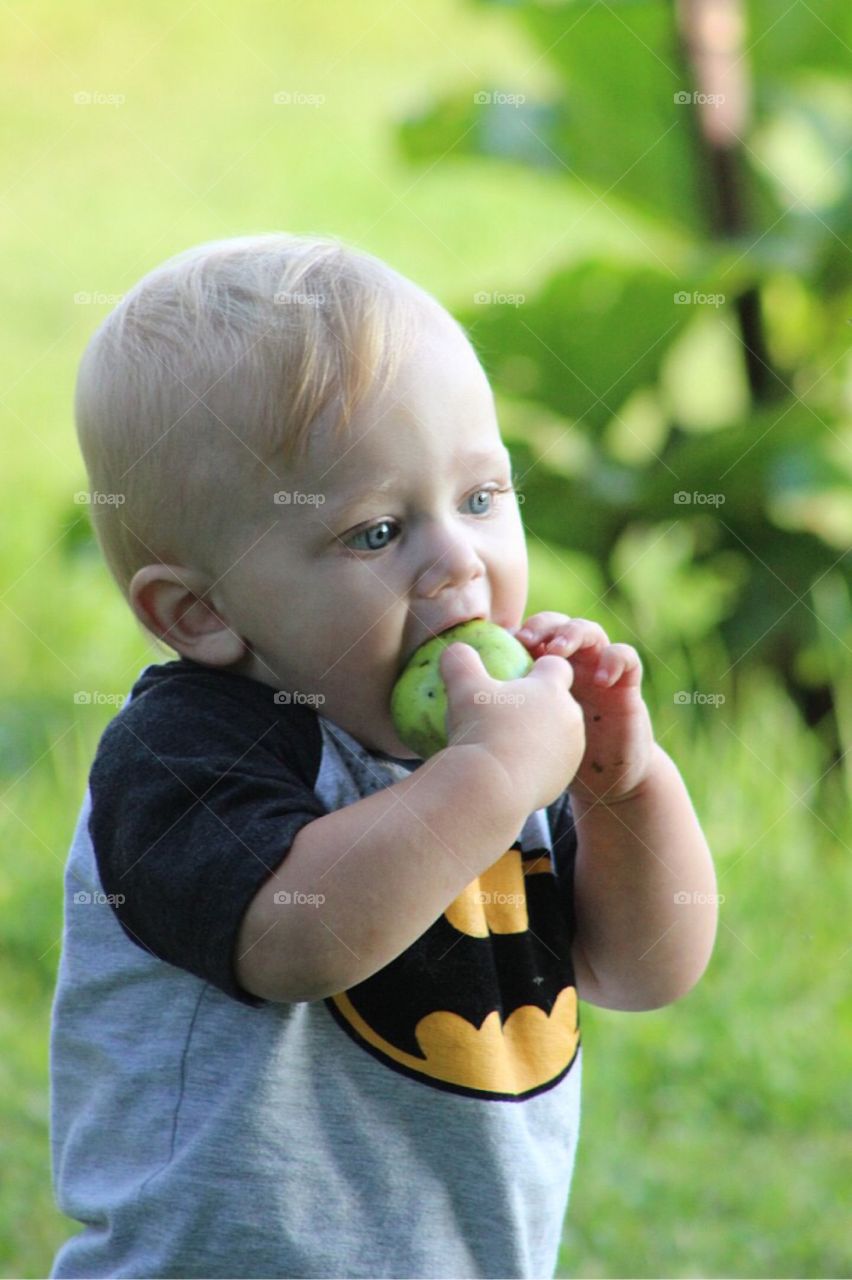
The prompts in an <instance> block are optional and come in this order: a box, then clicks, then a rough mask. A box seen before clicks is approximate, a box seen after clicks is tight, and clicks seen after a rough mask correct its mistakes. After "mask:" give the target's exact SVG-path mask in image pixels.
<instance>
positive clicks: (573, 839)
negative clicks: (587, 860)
mask: <svg viewBox="0 0 852 1280" xmlns="http://www.w3.org/2000/svg"><path fill="white" fill-rule="evenodd" d="M547 818H548V821H549V823H550V834H551V838H552V840H553V859H554V862H555V863H556V875H557V879H558V880H559V884H560V886H561V888H562V893H563V901H564V902H565V904H566V909H567V912H568V918H569V920H570V922H571V931H572V933H576V923H577V922H576V918H575V915H574V862H575V860H576V857H577V831H576V828H575V826H574V814H573V813H572V811H571V801H570V800H569V798H568V791H567V789H566V790H565V791H563V792H562V795H561V796H559V797H558V799H556V800H554V802H553V804H551V805H548V808H547Z"/></svg>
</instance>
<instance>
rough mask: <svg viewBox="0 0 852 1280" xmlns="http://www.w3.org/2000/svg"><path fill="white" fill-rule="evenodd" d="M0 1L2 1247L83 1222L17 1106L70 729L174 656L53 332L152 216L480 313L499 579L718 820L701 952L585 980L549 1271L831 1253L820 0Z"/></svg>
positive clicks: (101, 293) (830, 560) (850, 851)
mask: <svg viewBox="0 0 852 1280" xmlns="http://www.w3.org/2000/svg"><path fill="white" fill-rule="evenodd" d="M0 28H2V41H0V58H2V77H1V78H0V95H2V100H3V111H2V116H1V117H0V119H2V126H0V127H2V131H3V146H2V151H0V188H1V189H2V192H1V194H0V209H2V215H3V216H2V222H1V223H0V226H2V232H1V233H0V234H2V249H3V257H2V261H3V289H2V298H3V321H4V323H3V342H2V344H0V361H2V373H0V415H2V440H3V450H2V469H0V484H2V494H3V529H4V537H3V543H2V559H0V564H2V583H0V604H2V611H0V617H2V641H3V647H2V653H3V658H4V661H3V665H2V671H0V753H2V768H0V786H2V791H1V792H0V799H2V805H0V825H1V826H2V837H0V849H2V853H0V948H2V969H3V974H4V981H3V984H2V991H3V994H2V997H0V1018H2V1022H0V1026H2V1042H3V1053H2V1055H0V1073H2V1074H0V1082H2V1089H0V1143H2V1144H3V1149H2V1152H0V1267H2V1270H3V1274H5V1275H9V1276H41V1275H45V1274H46V1273H47V1270H48V1269H49V1267H50V1264H51V1259H52V1256H53V1253H54V1251H55V1249H56V1247H57V1246H58V1244H59V1243H60V1241H61V1240H62V1239H64V1238H65V1236H66V1235H68V1234H71V1233H72V1231H73V1230H74V1229H75V1224H73V1223H71V1222H70V1221H68V1220H67V1219H65V1218H63V1217H62V1216H61V1215H60V1214H59V1213H58V1211H57V1210H56V1208H55V1207H54V1204H53V1199H52V1193H51V1186H50V1162H49V1147H48V1091H47V1090H48V1077H47V1045H48V1039H47V1037H48V1029H49V1016H50V1001H51V996H52V991H53V984H54V979H55V973H56V966H57V963H58V958H59V947H60V940H61V930H62V901H61V890H62V869H63V864H64V861H65V857H66V853H67V848H68V844H69V840H70V837H71V833H72V829H73V825H74V822H75V819H76V816H77V813H78V809H79V805H80V801H81V799H82V796H83V792H84V789H85V785H86V779H87V776H88V772H87V771H88V767H89V764H90V762H91V759H92V756H93V754H94V750H95V747H96V745H97V742H98V739H99V736H100V734H101V733H102V731H103V729H104V727H105V725H106V724H107V723H108V721H109V719H110V718H111V717H112V716H113V715H114V714H115V712H116V710H117V706H118V705H120V699H121V697H122V696H123V695H124V694H126V693H127V691H128V690H129V688H130V686H131V685H132V683H133V682H134V680H135V678H136V676H137V675H138V673H139V672H140V671H141V670H142V668H143V667H144V666H146V665H147V664H149V663H151V662H155V661H163V660H166V659H168V658H169V657H171V656H173V655H172V654H171V653H170V652H169V653H164V652H163V651H160V650H157V649H155V648H153V647H151V646H150V645H148V644H147V642H146V640H145V639H144V638H143V636H142V633H141V631H140V628H139V627H138V626H137V625H136V623H135V622H134V620H133V618H132V616H131V614H130V613H129V611H128V610H127V608H126V606H125V605H124V603H123V601H122V600H121V598H120V596H119V593H118V590H117V588H116V587H115V586H114V585H113V583H112V581H111V579H110V578H109V576H108V574H107V571H106V569H105V567H104V565H103V563H102V561H101V559H100V557H99V554H98V552H97V549H96V547H95V544H94V542H93V538H92V535H91V532H90V527H89V522H88V516H87V508H86V506H85V504H83V503H80V502H79V501H78V500H77V498H76V495H78V494H80V493H81V492H82V491H84V490H85V489H86V477H85V472H84V470H83V466H82V462H81V459H80V456H79V453H78V450H77V445H76V439H75V436H74V430H73V420H72V393H73V384H74V377H75V371H76V365H77V362H78V360H79V357H80V355H81V352H82V350H83V348H84V346H85V344H86V341H87V339H88V337H89V335H90V334H91V333H92V331H93V330H94V328H95V327H96V326H97V324H98V323H99V322H100V320H101V319H102V318H103V317H104V316H105V315H106V314H107V312H108V311H109V310H110V309H111V307H112V306H113V305H115V303H116V302H117V301H118V300H119V298H120V297H121V295H122V293H123V292H124V291H125V290H127V289H128V288H129V287H130V286H131V285H133V284H134V283H135V282H136V281H137V280H138V279H139V278H140V276H141V275H143V274H144V273H145V272H146V271H148V270H149V269H150V268H152V267H153V266H155V265H156V264H158V263H159V262H161V261H162V260H163V259H164V258H166V257H168V256H170V255H171V254H173V253H176V252H178V251H179V250H181V249H183V248H186V247H188V246H189V245H192V244H195V243H198V242H200V241H203V240H210V239H214V238H218V237H222V236H229V235H241V234H245V233H247V232H252V231H268V230H286V231H295V232H319V233H327V234H332V235H335V236H339V237H340V238H342V239H344V240H347V241H349V242H350V243H352V244H353V245H356V246H358V247H360V248H363V249H366V250H368V251H369V252H372V253H375V254H378V255H379V256H381V257H383V258H385V259H386V260H387V261H388V262H389V263H390V264H391V265H392V266H394V267H395V268H397V269H398V270H400V271H402V272H403V273H405V274H407V275H409V276H410V277H411V278H412V279H414V280H416V281H417V282H418V283H420V284H421V285H423V286H424V287H426V288H427V289H429V290H430V291H431V292H432V293H434V294H435V295H436V296H437V297H438V298H440V300H441V301H442V302H443V303H444V304H445V305H446V306H447V307H448V308H449V309H450V310H451V311H452V312H453V314H454V315H456V316H457V317H458V318H459V319H460V320H461V321H462V322H463V323H464V324H465V325H466V326H467V328H468V331H469V333H470V335H471V339H472V341H473V342H474V345H475V346H476V348H477V351H478V352H479V354H480V358H481V359H482V362H483V364H484V366H485V368H486V370H487V372H488V373H489V376H490V377H491V379H492V382H493V385H494V387H495V391H496V396H497V405H498V410H499V414H500V421H501V426H502V429H503V432H504V436H505V438H506V440H507V443H508V444H509V446H510V448H511V451H512V454H513V459H514V462H515V469H516V472H517V474H518V475H519V477H520V488H521V494H522V498H523V506H522V513H523V518H524V522H525V525H526V528H527V533H528V541H529V550H530V560H531V570H532V588H531V596H530V601H529V612H532V611H533V610H535V609H542V608H548V609H556V610H560V611H563V612H565V613H568V614H571V615H582V616H585V617H589V618H593V619H595V620H597V621H599V622H600V623H601V624H602V625H603V626H604V627H605V629H606V630H607V631H608V633H609V635H610V639H611V640H623V641H626V642H628V643H631V644H634V645H635V646H636V647H637V648H638V649H639V652H640V654H641V656H642V659H643V664H644V667H645V671H646V676H645V684H646V690H647V697H648V700H649V703H650V705H651V709H652V714H653V718H654V724H655V729H656V733H657V737H658V740H659V741H660V742H661V743H662V744H663V746H664V747H665V749H666V750H667V751H668V752H669V754H670V755H672V756H673V758H674V759H675V760H676V761H677V763H678V765H679V766H680V769H681V772H682V773H683V775H684V777H685V779H686V781H687V784H688V786H689V788H690V793H691V795H692V797H693V801H694V803H695V806H696V809H697V811H698V813H699V816H700V817H701V820H702V823H703V825H704V828H705V831H706V833H707V837H708V840H709V842H710V846H711V848H712V849H713V852H714V855H715V858H716V863H717V870H718V876H719V890H720V893H721V894H722V895H723V899H724V900H723V903H722V906H721V918H720V926H719V935H718V941H717V947H716V952H715V955H714V957H713V960H712V962H711V964H710V967H709V969H708V971H707V973H706V975H705V977H704V979H703V981H702V982H701V984H700V985H699V986H698V987H697V988H696V989H695V990H694V991H693V992H692V993H691V994H690V995H689V996H688V997H687V998H686V999H685V1000H683V1001H682V1002H680V1003H679V1004H677V1005H674V1006H670V1007H668V1008H666V1009H664V1010H660V1011H657V1012H653V1013H644V1014H617V1013H608V1012H605V1011H602V1010H599V1009H595V1008H592V1007H590V1006H583V1007H582V1010H581V1019H582V1025H583V1034H584V1044H585V1076H584V1117H583V1130H582V1134H581V1140H580V1148H579V1154H578V1160H577V1168H576V1175H575V1181H574V1189H573V1193H572V1199H571V1204H570V1208H569V1212H568V1216H567V1219H566V1223H565V1229H564V1239H563V1247H562V1252H561V1256H560V1269H559V1274H560V1275H565V1276H567V1275H574V1276H590V1277H597V1276H601V1277H618V1276H648V1277H655V1276H695V1275H703V1276H731V1275H740V1276H755V1277H757V1276H760V1277H764V1276H766V1277H769V1276H848V1275H849V1274H850V1265H852V1251H850V1248H849V1233H848V1224H847V1223H844V1220H843V1217H844V1214H843V1205H844V1203H845V1200H846V1198H847V1197H848V1187H849V1184H850V1177H852V1150H850V1094H849V1089H848V1081H849V1077H850V1069H852V1053H850V1026H852V1020H850V1008H849V996H848V989H849V962H850V954H852V950H850V946H851V945H852V943H850V937H849V923H848V922H849V918H850V883H852V877H850V865H852V821H850V817H849V798H850V791H852V756H850V754H849V748H850V745H852V678H851V677H850V670H852V666H851V665H850V657H852V619H851V618H850V598H851V597H850V583H852V565H851V564H850V555H849V548H850V544H851V543H852V486H850V478H852V422H850V419H851V418H852V359H850V339H852V269H850V261H852V259H850V249H852V180H851V179H850V163H849V148H850V145H852V136H850V135H852V82H850V68H852V11H850V10H849V6H848V0H820V2H819V3H818V2H817V0H812V2H811V3H810V4H808V3H803V2H800V0H794V2H793V3H792V4H790V5H789V7H787V4H786V0H785V3H784V4H781V5H778V4H777V3H771V2H770V0H749V2H748V3H742V4H741V3H739V2H738V0H714V2H713V3H710V0H681V3H679V4H677V5H675V4H672V3H663V2H657V3H651V2H650V0H648V2H644V0H609V2H607V3H604V2H603V0H601V2H600V3H594V4H589V3H570V2H566V3H560V2H559V0H547V2H546V3H545V2H543V0H542V2H541V3H538V4H532V3H514V4H513V3H503V4H496V3H464V2H462V0H416V3H415V0H411V2H410V3H407V2H406V0H396V2H395V3H387V4H385V3H375V2H374V3H367V0H325V2H324V3H316V4H304V5H281V4H280V3H272V2H271V0H270V2H265V0H264V2H262V0H246V2H244V3H243V4H241V5H239V6H237V5H226V4H224V3H222V2H221V0H195V2H194V3H190V4H188V5H185V6H184V5H181V4H178V5H175V4H173V3H165V2H164V0H145V3H142V0H125V3H124V4H122V5H121V6H108V5H103V4H99V5H96V4H94V3H91V0H78V3H76V4H75V5H73V6H69V5H61V4H59V3H58V0H29V2H28V3H26V4H24V3H21V2H20V0H15V2H10V3H5V4H4V5H3V6H2V9H0ZM81 699H86V700H81ZM401 1174H403V1175H404V1170H401ZM844 1228H846V1229H844Z"/></svg>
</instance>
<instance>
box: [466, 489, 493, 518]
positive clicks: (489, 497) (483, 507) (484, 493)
mask: <svg viewBox="0 0 852 1280" xmlns="http://www.w3.org/2000/svg"><path fill="white" fill-rule="evenodd" d="M494 497H495V491H494V490H493V489H477V490H476V493H472V494H471V495H470V497H469V498H467V499H466V501H467V502H470V503H474V504H475V505H474V511H473V514H474V515H476V516H481V515H484V514H485V513H486V512H487V511H490V510H491V503H492V502H493V500H494ZM478 498H484V499H486V501H485V503H484V504H477V503H476V500H477V499H478Z"/></svg>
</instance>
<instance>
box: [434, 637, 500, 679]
mask: <svg viewBox="0 0 852 1280" xmlns="http://www.w3.org/2000/svg"><path fill="white" fill-rule="evenodd" d="M440 667H441V679H442V680H443V681H444V683H445V684H446V685H447V688H448V689H449V688H450V687H453V688H456V687H458V686H459V685H460V684H464V683H465V682H466V681H467V680H469V679H471V678H472V679H474V680H475V681H477V683H478V682H479V681H480V680H481V679H482V677H483V676H487V675H488V672H487V671H486V670H485V666H484V665H483V662H482V658H481V657H480V656H479V653H478V651H477V650H476V649H474V647H473V645H470V644H464V643H463V642H462V641H461V640H457V641H455V643H453V644H448V645H447V647H446V649H444V651H443V652H442V654H441V657H440Z"/></svg>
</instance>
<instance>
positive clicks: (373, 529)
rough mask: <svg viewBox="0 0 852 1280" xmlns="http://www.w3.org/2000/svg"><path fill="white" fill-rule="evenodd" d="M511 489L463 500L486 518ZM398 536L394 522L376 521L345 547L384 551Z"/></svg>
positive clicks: (483, 491) (480, 491)
mask: <svg viewBox="0 0 852 1280" xmlns="http://www.w3.org/2000/svg"><path fill="white" fill-rule="evenodd" d="M512 488H513V486H512V485H509V487H508V488H507V489H501V488H499V487H498V486H496V485H495V486H494V487H493V488H490V489H476V490H475V491H474V492H473V493H472V494H470V496H469V497H467V498H465V503H476V506H475V507H474V509H473V512H472V514H473V515H476V516H488V515H491V513H492V511H493V510H494V503H495V500H496V498H497V495H498V494H502V493H511V492H512ZM483 495H484V497H485V498H486V499H487V500H488V501H487V503H486V504H485V505H484V506H483V505H481V503H478V502H477V499H481V498H482V497H483ZM388 531H390V533H388ZM398 534H399V525H398V524H397V522H396V521H395V520H377V521H376V523H375V524H371V525H368V526H367V528H366V529H358V530H357V531H356V532H355V533H353V534H352V535H351V536H350V537H349V538H347V539H346V545H347V546H348V547H351V548H353V550H355V551H384V549H385V548H386V547H389V546H390V544H391V542H393V541H394V538H395V537H396V536H398ZM358 539H366V543H365V542H360V543H359V542H358V541H357V540H358Z"/></svg>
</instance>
